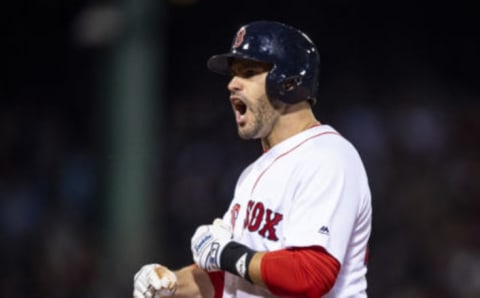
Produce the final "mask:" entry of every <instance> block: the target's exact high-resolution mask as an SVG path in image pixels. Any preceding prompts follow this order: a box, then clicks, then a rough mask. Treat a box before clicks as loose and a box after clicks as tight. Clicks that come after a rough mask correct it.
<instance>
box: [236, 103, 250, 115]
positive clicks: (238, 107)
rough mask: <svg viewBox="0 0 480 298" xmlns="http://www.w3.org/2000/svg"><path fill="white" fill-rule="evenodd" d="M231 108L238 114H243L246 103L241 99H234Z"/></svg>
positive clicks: (245, 109)
mask: <svg viewBox="0 0 480 298" xmlns="http://www.w3.org/2000/svg"><path fill="white" fill-rule="evenodd" d="M233 108H234V109H235V111H237V112H238V113H239V114H240V116H243V115H245V113H246V112H247V105H246V104H245V103H243V101H241V100H235V101H234V102H233Z"/></svg>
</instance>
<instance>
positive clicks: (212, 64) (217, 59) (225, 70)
mask: <svg viewBox="0 0 480 298" xmlns="http://www.w3.org/2000/svg"><path fill="white" fill-rule="evenodd" d="M234 57H235V55H233V54H232V53H225V54H219V55H213V56H212V57H210V58H209V59H208V61H207V67H208V69H210V70H211V71H213V72H216V73H218V74H221V75H230V74H231V70H230V66H231V65H230V64H231V61H232V59H233V58H234Z"/></svg>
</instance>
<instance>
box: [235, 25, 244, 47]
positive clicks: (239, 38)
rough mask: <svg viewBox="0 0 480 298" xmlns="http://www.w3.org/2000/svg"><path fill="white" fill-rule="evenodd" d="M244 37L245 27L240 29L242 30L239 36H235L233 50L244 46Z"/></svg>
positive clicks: (239, 31) (238, 33)
mask: <svg viewBox="0 0 480 298" xmlns="http://www.w3.org/2000/svg"><path fill="white" fill-rule="evenodd" d="M244 37H245V27H242V28H240V30H238V32H237V36H235V42H234V43H233V46H232V48H234V49H235V48H238V47H239V46H240V45H241V44H242V42H243V38H244Z"/></svg>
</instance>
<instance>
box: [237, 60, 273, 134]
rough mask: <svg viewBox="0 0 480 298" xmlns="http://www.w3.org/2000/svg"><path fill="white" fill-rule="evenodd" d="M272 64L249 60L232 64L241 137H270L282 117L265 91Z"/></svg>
mask: <svg viewBox="0 0 480 298" xmlns="http://www.w3.org/2000/svg"><path fill="white" fill-rule="evenodd" d="M270 68H271V66H270V65H269V64H267V63H259V62H255V61H250V60H235V61H234V62H233V63H232V67H231V70H232V75H233V78H232V80H231V81H230V83H229V84H228V90H229V91H230V102H231V104H232V108H233V111H234V113H235V120H236V122H237V127H238V134H239V135H240V137H241V138H242V139H257V138H265V137H267V136H268V135H269V134H270V133H271V131H272V128H273V125H274V123H275V121H276V119H278V117H279V113H278V112H277V110H276V109H275V107H274V106H273V105H272V103H271V102H270V100H269V99H268V97H267V94H266V87H265V80H266V77H267V74H268V71H269V70H270Z"/></svg>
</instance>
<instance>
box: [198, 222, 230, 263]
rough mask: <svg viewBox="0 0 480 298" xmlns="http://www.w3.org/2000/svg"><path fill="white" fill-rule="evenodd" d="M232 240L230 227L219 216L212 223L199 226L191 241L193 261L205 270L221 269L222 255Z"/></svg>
mask: <svg viewBox="0 0 480 298" xmlns="http://www.w3.org/2000/svg"><path fill="white" fill-rule="evenodd" d="M231 240H232V231H231V229H230V227H229V226H228V225H227V224H225V223H224V222H223V221H222V220H221V219H219V218H217V219H215V220H214V222H213V224H212V225H203V226H200V227H198V228H197V230H196V232H195V234H194V235H193V237H192V241H191V249H192V254H193V261H194V262H195V264H197V266H198V267H200V268H202V269H204V270H207V271H217V270H220V256H221V255H222V251H223V248H225V246H226V245H227V244H228V243H229V242H230V241H231Z"/></svg>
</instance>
